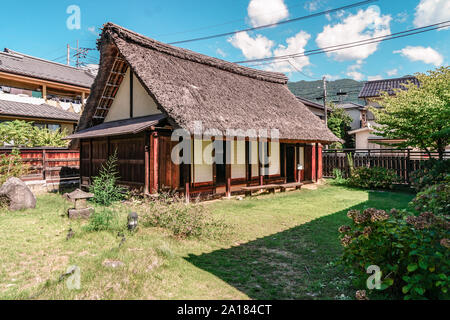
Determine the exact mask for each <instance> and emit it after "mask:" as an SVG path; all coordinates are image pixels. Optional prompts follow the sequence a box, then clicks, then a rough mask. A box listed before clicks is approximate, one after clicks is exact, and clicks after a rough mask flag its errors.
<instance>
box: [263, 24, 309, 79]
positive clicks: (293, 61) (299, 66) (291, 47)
mask: <svg viewBox="0 0 450 320" xmlns="http://www.w3.org/2000/svg"><path fill="white" fill-rule="evenodd" d="M310 38H311V35H310V34H309V33H307V32H305V31H300V32H299V33H297V34H296V35H295V36H293V37H291V38H288V39H286V43H287V46H285V45H279V46H278V47H277V48H276V49H275V50H274V56H285V55H289V54H295V53H302V52H304V51H305V46H306V44H307V43H308V40H309V39H310ZM309 64H310V62H309V57H297V58H290V59H289V61H280V62H277V63H274V64H271V65H269V66H268V67H267V68H266V70H271V71H278V72H296V71H298V70H300V71H302V70H303V68H304V67H306V66H308V65H309Z"/></svg>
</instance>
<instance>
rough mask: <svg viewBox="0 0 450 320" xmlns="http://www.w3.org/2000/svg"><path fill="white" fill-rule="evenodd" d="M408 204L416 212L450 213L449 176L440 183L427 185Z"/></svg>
mask: <svg viewBox="0 0 450 320" xmlns="http://www.w3.org/2000/svg"><path fill="white" fill-rule="evenodd" d="M410 206H411V207H412V208H413V209H414V210H415V211H417V212H426V211H429V212H433V213H434V214H435V215H448V214H450V178H448V179H447V181H446V182H444V183H442V184H437V185H434V186H431V187H429V188H428V189H426V190H425V191H423V192H420V193H418V194H417V196H416V198H415V199H414V200H413V201H412V202H411V203H410Z"/></svg>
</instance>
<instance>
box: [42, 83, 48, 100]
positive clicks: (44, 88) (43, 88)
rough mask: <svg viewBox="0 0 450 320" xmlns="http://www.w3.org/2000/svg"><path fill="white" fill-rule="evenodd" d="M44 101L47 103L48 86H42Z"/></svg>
mask: <svg viewBox="0 0 450 320" xmlns="http://www.w3.org/2000/svg"><path fill="white" fill-rule="evenodd" d="M42 99H44V100H45V101H47V85H45V84H43V85H42Z"/></svg>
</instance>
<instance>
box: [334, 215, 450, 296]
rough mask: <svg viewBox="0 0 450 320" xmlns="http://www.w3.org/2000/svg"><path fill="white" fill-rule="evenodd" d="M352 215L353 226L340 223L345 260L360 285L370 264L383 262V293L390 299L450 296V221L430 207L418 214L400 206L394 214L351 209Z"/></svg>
mask: <svg viewBox="0 0 450 320" xmlns="http://www.w3.org/2000/svg"><path fill="white" fill-rule="evenodd" d="M348 217H349V218H350V219H351V220H352V221H353V223H352V225H351V226H342V227H340V228H339V232H340V233H341V243H342V245H343V247H344V253H343V256H342V263H343V264H344V265H345V266H346V267H348V268H349V269H350V270H351V271H352V272H353V273H354V274H356V276H357V278H358V283H357V285H358V286H361V287H363V286H364V287H365V286H366V281H367V279H368V277H369V275H368V274H367V268H368V267H369V266H378V267H379V268H380V269H381V272H382V277H381V280H382V282H381V290H382V291H381V293H382V294H384V295H388V297H389V298H395V299H397V298H404V299H406V300H407V299H448V298H449V292H448V288H449V285H450V278H449V272H450V259H449V258H450V256H449V252H450V251H449V248H450V239H449V238H450V234H449V227H450V225H449V222H448V221H447V220H445V219H444V218H441V217H437V216H435V215H433V214H432V213H429V212H427V213H422V214H421V215H419V216H414V215H411V214H410V213H407V212H406V211H403V212H399V211H397V210H395V209H393V210H392V211H391V213H390V214H387V213H386V212H385V211H383V210H376V209H367V210H365V211H364V212H360V211H357V210H351V211H349V212H348ZM370 293H371V294H374V293H375V292H374V291H373V290H372V291H371V292H370ZM377 295H378V294H377Z"/></svg>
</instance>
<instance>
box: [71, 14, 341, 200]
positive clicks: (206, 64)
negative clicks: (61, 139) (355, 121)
mask: <svg viewBox="0 0 450 320" xmlns="http://www.w3.org/2000/svg"><path fill="white" fill-rule="evenodd" d="M98 46H99V51H100V54H101V59H100V61H101V65H100V69H99V73H98V75H97V78H96V80H95V83H94V85H93V87H92V92H91V95H90V97H89V99H88V101H87V104H86V108H85V110H84V112H83V114H82V116H81V119H80V124H79V128H78V132H77V133H76V134H74V135H71V136H69V137H68V139H74V141H73V144H75V145H76V144H78V143H79V145H80V154H81V181H82V185H84V186H86V185H88V184H89V183H90V181H92V177H93V176H95V175H97V174H98V172H99V169H100V167H101V164H102V163H103V162H104V161H105V160H106V159H107V158H108V156H109V155H111V154H112V153H114V152H115V151H117V156H118V171H119V175H120V183H121V184H124V185H129V186H132V187H134V188H139V189H141V190H142V191H144V192H145V193H155V192H157V191H159V190H160V189H161V188H168V189H172V190H179V191H180V190H181V191H184V192H186V193H187V194H197V193H207V194H220V195H221V194H223V193H226V194H228V195H229V194H230V193H231V192H232V191H233V192H235V191H240V188H241V187H242V186H247V185H258V186H259V185H261V184H273V183H278V182H291V181H294V182H295V181H298V180H302V181H316V180H317V179H319V178H321V177H322V161H321V157H322V153H321V149H322V144H329V143H332V142H335V141H338V138H336V137H335V136H334V135H333V134H332V133H331V131H329V130H328V128H326V126H325V124H324V122H323V121H320V119H318V118H317V117H316V116H314V114H313V113H311V112H310V111H309V110H308V108H306V107H305V106H304V105H303V104H302V103H301V102H300V101H299V100H298V99H296V97H295V96H294V95H293V94H292V93H291V92H290V91H289V89H288V87H287V82H288V79H287V77H286V76H285V75H284V74H281V73H273V72H266V71H260V70H255V69H251V68H246V67H242V66H239V65H237V64H233V63H230V62H227V61H223V60H219V59H216V58H212V57H208V56H205V55H202V54H199V53H195V52H192V51H189V50H186V49H182V48H177V47H173V46H170V45H167V44H164V43H161V42H158V41H155V40H153V39H150V38H147V37H145V36H142V35H140V34H137V33H135V32H132V31H130V30H127V29H124V28H122V27H120V26H117V25H114V24H111V23H107V24H105V25H104V28H103V32H102V35H101V38H100V39H99V41H98ZM200 127H202V129H203V130H201V128H200ZM175 129H183V130H184V133H185V134H187V137H185V139H186V140H185V141H186V145H187V149H185V150H184V152H186V154H184V152H183V154H182V155H181V154H180V152H176V151H177V150H174V147H175V146H176V145H177V144H178V143H179V142H178V141H179V139H176V141H172V139H171V136H172V134H173V132H174V130H175ZM229 129H231V130H240V131H239V133H238V137H239V138H242V139H243V140H235V138H232V135H226V133H227V130H229ZM252 129H253V130H255V131H256V132H258V130H263V131H264V130H272V129H278V130H279V140H271V139H269V141H268V140H267V139H265V138H264V135H255V136H254V137H251V136H247V134H246V132H248V130H252ZM205 130H206V131H209V133H210V134H211V135H213V137H214V139H215V142H216V145H220V146H221V147H223V148H218V149H216V150H215V151H214V152H213V151H212V149H213V148H211V144H212V139H211V137H205V136H202V135H201V134H202V133H204V132H205ZM219 134H222V135H224V136H225V135H226V138H224V136H222V137H219ZM224 140H227V141H226V142H225V141H224ZM220 149H223V150H220ZM267 150H269V151H267ZM172 153H173V154H172ZM259 153H261V154H262V155H263V156H264V157H258V154H259ZM189 154H190V156H189ZM172 156H173V157H175V158H178V157H180V156H183V157H187V158H188V161H187V162H185V163H182V164H177V163H175V162H174V161H173V159H172ZM266 157H269V159H270V160H269V163H268V162H266V161H265V160H264V161H263V162H264V164H263V165H261V163H260V161H259V158H263V159H266ZM189 158H190V159H189ZM189 160H190V161H189Z"/></svg>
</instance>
